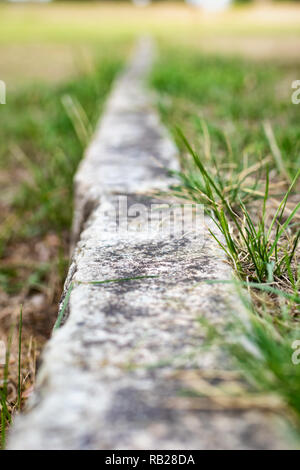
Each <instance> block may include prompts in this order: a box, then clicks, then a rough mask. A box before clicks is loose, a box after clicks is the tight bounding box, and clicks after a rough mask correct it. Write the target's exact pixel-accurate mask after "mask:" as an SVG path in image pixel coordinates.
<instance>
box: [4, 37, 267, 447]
mask: <svg viewBox="0 0 300 470" xmlns="http://www.w3.org/2000/svg"><path fill="white" fill-rule="evenodd" d="M152 57H153V48H152V44H151V43H150V42H149V41H147V40H144V41H142V42H141V44H140V45H139V47H138V48H137V51H136V53H135V56H134V58H133V60H132V61H131V62H130V64H129V65H128V68H127V69H126V70H125V72H124V73H123V74H122V76H120V77H119V79H118V80H117V81H116V84H115V87H114V89H113V91H112V94H111V96H110V99H109V100H108V103H107V106H106V112H105V113H104V116H103V117H102V119H101V122H100V125H99V127H98V129H97V131H96V133H95V136H94V139H93V141H92V143H91V145H90V147H89V148H88V150H87V153H86V156H85V158H84V160H83V161H82V164H81V165H80V168H79V170H78V172H77V175H76V179H75V185H76V200H75V205H76V208H75V217H74V226H73V241H74V247H75V248H74V254H73V258H72V264H71V267H70V270H69V275H68V278H67V280H66V285H65V295H66V294H67V295H68V299H66V300H65V301H63V302H62V305H63V310H61V326H60V328H57V329H56V331H55V332H54V334H53V336H52V339H51V340H50V341H49V343H48V344H47V346H46V348H45V351H44V353H43V357H42V365H41V367H40V370H39V373H38V377H37V386H36V391H35V393H34V396H33V398H32V399H31V401H30V404H29V406H28V410H27V412H26V413H24V414H23V415H21V416H20V417H17V418H16V422H15V424H14V426H13V427H12V430H11V433H10V438H9V443H8V448H9V449H220V448H222V449H230V448H234V449H249V448H274V447H276V444H274V440H273V438H272V437H271V435H270V433H269V429H268V425H267V422H266V420H265V416H264V415H263V414H262V413H259V412H257V411H239V412H238V411H220V410H217V409H213V408H212V409H209V408H208V409H201V408H197V407H196V409H195V408H194V407H192V406H190V405H189V400H187V399H182V395H183V393H184V391H186V389H187V388H188V386H190V384H191V382H190V381H188V383H187V382H186V377H187V376H188V375H189V374H193V373H194V372H195V371H196V372H197V373H198V371H206V370H211V369H213V368H218V369H220V368H221V367H222V358H218V354H217V353H216V352H215V351H208V352H206V353H204V352H203V351H201V350H200V348H199V346H200V345H201V343H202V341H203V337H202V333H201V329H200V327H199V323H198V321H197V318H199V316H204V317H205V318H207V319H210V320H213V321H218V320H219V318H222V317H224V315H225V314H226V312H227V311H228V306H230V304H231V303H232V301H233V296H232V294H231V293H230V292H229V291H228V286H222V285H207V284H205V283H203V282H201V281H203V280H206V279H226V280H228V279H230V278H231V271H230V268H229V266H228V265H227V264H226V263H225V262H224V259H223V255H222V254H221V253H220V251H219V249H218V247H217V246H216V243H215V242H214V241H213V240H212V239H211V237H209V236H208V231H207V228H205V226H204V225H203V224H202V225H201V227H200V229H199V227H196V228H195V227H193V226H188V225H187V228H185V233H184V235H183V236H178V233H176V234H175V236H173V237H171V238H170V236H169V233H167V232H164V231H163V232H162V233H159V235H158V234H157V232H153V231H151V230H150V231H149V225H148V222H149V220H148V213H147V210H146V212H145V213H144V214H142V215H140V216H139V217H137V216H136V215H137V213H138V212H143V210H144V208H146V209H149V208H150V207H152V205H153V204H156V209H157V211H156V212H155V211H154V214H157V217H156V216H155V215H154V219H155V217H156V219H155V221H156V222H157V223H158V225H159V224H161V223H162V222H161V219H160V217H161V216H160V214H161V212H160V206H159V205H157V204H161V203H162V200H159V199H158V197H156V198H155V197H154V195H153V190H166V189H167V188H168V186H169V184H170V177H169V176H168V174H167V172H166V171H165V170H164V168H172V169H174V170H176V169H178V163H177V160H176V148H175V146H174V144H173V142H172V141H171V139H170V137H169V136H168V134H167V132H166V130H165V129H164V128H163V126H162V125H161V123H160V122H159V118H158V116H157V113H156V111H155V110H154V109H153V106H152V103H151V101H152V97H151V95H150V93H149V92H148V91H147V90H146V89H145V85H144V83H143V82H144V79H145V75H146V74H147V71H148V70H149V67H150V66H151V63H152ZM120 200H121V202H122V201H123V202H124V201H126V203H127V204H128V206H130V207H131V208H132V207H134V210H133V213H132V217H130V218H129V226H130V227H129V229H128V227H127V229H126V230H123V231H122V230H121V231H120V230H115V223H116V217H115V215H116V214H117V222H118V224H120V223H121V222H122V215H121V216H120V215H119V212H118V211H119V207H120ZM123 202H122V203H123ZM174 220H175V222H174V227H175V232H176V230H177V229H178V231H180V228H179V224H180V221H177V220H176V219H174ZM98 281H105V282H104V283H100V282H98ZM107 281H110V282H107ZM71 287H72V290H71ZM234 301H236V299H235V300H234ZM61 308H62V307H61Z"/></svg>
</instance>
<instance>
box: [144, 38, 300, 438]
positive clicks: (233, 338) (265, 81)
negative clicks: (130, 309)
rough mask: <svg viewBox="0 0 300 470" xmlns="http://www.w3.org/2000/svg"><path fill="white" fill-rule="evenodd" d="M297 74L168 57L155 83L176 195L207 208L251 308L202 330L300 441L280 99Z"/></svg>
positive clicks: (292, 142)
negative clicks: (174, 146) (175, 168)
mask: <svg viewBox="0 0 300 470" xmlns="http://www.w3.org/2000/svg"><path fill="white" fill-rule="evenodd" d="M299 72H300V70H299V67H298V68H297V66H295V65H293V66H288V65H285V66H284V65H278V64H277V65H275V64H269V66H268V67H265V66H264V65H262V64H259V63H257V62H249V61H245V60H243V59H237V58H226V57H218V56H215V57H213V56H207V55H201V54H199V52H198V51H197V50H191V49H189V50H181V53H180V54H179V53H178V48H177V50H176V52H175V51H174V50H173V49H172V48H171V47H166V49H165V50H164V52H163V53H162V56H161V58H160V60H159V61H158V63H157V66H156V68H155V70H154V71H153V74H152V77H151V81H152V85H153V86H154V87H155V88H156V89H157V90H158V91H159V93H160V99H159V101H158V104H159V109H160V111H161V115H162V118H163V120H164V122H165V123H166V124H167V125H168V126H169V128H170V130H171V132H172V133H173V135H174V137H175V139H176V141H177V143H178V146H179V148H180V151H181V167H182V170H181V172H179V173H177V174H176V176H177V178H178V185H175V186H174V188H173V190H172V192H173V194H174V195H175V196H178V197H180V198H187V199H189V200H192V201H196V202H198V203H202V204H204V208H205V211H206V214H207V215H208V216H209V217H211V218H212V219H213V221H214V222H215V225H216V228H215V230H214V231H211V236H213V237H214V238H215V240H216V242H217V243H218V244H219V245H220V247H221V248H222V249H223V250H224V252H225V253H226V255H227V257H228V260H229V261H230V262H231V263H232V266H233V267H234V269H235V273H236V279H237V280H236V281H234V283H236V284H237V285H239V286H244V287H245V288H246V289H247V290H248V291H249V293H250V299H251V301H249V299H245V294H244V293H243V291H241V296H242V299H243V302H244V307H245V312H246V319H245V315H244V316H243V315H242V316H241V312H235V313H234V312H233V314H232V315H231V316H230V317H229V319H227V320H226V324H225V325H224V324H223V325H222V326H221V328H218V327H214V326H212V325H206V327H207V331H208V332H209V333H210V334H209V335H208V336H209V338H210V341H212V342H213V343H218V344H221V345H222V347H223V348H224V349H225V350H226V352H227V353H229V355H230V357H231V359H232V361H233V363H234V364H235V366H236V367H237V368H238V370H239V371H240V373H241V376H243V378H244V379H246V380H247V382H248V383H249V384H251V386H254V387H255V391H256V393H260V394H262V396H265V395H267V396H269V395H275V396H277V397H279V399H280V401H281V403H282V406H283V407H284V408H285V409H287V410H288V412H287V416H288V417H289V418H290V420H291V422H292V423H293V425H294V426H295V427H296V429H297V430H298V431H299V430H300V408H299V392H300V375H299V370H300V369H299V366H298V367H297V366H296V365H295V364H294V363H293V362H292V354H293V348H292V345H293V344H294V341H295V340H297V339H298V340H299V338H300V329H299V310H300V297H299V290H300V269H299V247H298V245H299V237H300V226H299V214H298V212H299V208H300V202H299V176H300V171H299V166H300V165H299V164H300V134H299V129H298V126H297V124H296V123H297V116H298V114H299V108H297V106H295V105H292V104H291V99H290V89H287V90H286V93H284V94H278V93H277V92H276V91H277V90H279V89H280V87H281V86H282V84H283V83H286V86H288V84H289V82H288V81H287V80H286V77H291V76H294V77H296V76H298V75H297V74H299ZM215 282H218V281H215ZM220 282H221V281H220ZM201 323H202V324H203V320H201ZM280 411H281V408H280V407H279V409H278V412H280Z"/></svg>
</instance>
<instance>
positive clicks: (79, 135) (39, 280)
mask: <svg viewBox="0 0 300 470" xmlns="http://www.w3.org/2000/svg"><path fill="white" fill-rule="evenodd" d="M299 19H300V9H299V8H296V7H295V6H284V7H282V6H280V5H279V6H278V7H276V8H275V9H274V10H272V14H270V11H268V10H267V11H265V10H264V9H253V8H237V9H234V10H233V11H230V12H228V13H226V14H224V15H221V16H217V17H215V16H211V15H204V14H202V13H201V12H199V11H198V10H195V9H193V8H191V7H187V6H185V5H180V4H171V3H168V4H165V5H161V4H158V5H152V6H150V7H147V8H146V9H138V8H134V7H133V6H131V5H127V4H124V3H123V4H106V3H103V4H96V5H95V4H89V3H85V4H77V3H76V4H75V3H74V4H72V3H68V4H53V5H51V4H49V5H48V4H45V5H35V6H34V5H30V6H27V5H4V4H1V5H0V31H1V33H0V79H1V80H5V81H6V84H7V104H6V105H5V106H3V105H1V106H0V123H1V125H0V181H1V188H2V191H1V194H0V213H1V219H0V256H1V261H0V262H1V265H0V305H1V313H0V320H1V327H0V336H1V337H4V338H9V336H10V334H11V333H10V331H11V325H13V324H15V325H16V326H15V327H14V329H13V333H12V346H11V356H10V358H8V357H7V359H9V361H8V362H9V364H8V365H9V368H8V370H7V371H6V369H5V368H2V369H0V374H2V376H1V377H0V378H1V379H2V378H4V379H5V377H6V373H7V374H8V377H7V380H6V382H7V386H6V384H5V381H4V384H3V387H2V398H1V400H2V405H4V406H2V415H1V416H2V424H1V426H2V431H3V429H4V428H5V426H6V425H7V424H9V421H10V419H11V418H10V416H11V413H12V412H13V411H14V410H15V409H17V408H18V407H20V406H22V405H23V403H24V402H25V401H26V398H27V397H28V396H29V395H30V393H31V391H32V386H33V384H34V379H35V364H36V359H37V356H38V355H39V352H40V350H41V347H42V345H43V343H44V342H45V340H46V338H48V337H49V335H50V333H51V329H52V326H53V324H54V321H55V315H56V312H57V303H58V300H59V296H60V293H61V289H62V284H63V280H64V278H65V274H66V269H67V265H68V255H69V253H68V250H69V230H70V225H71V219H72V198H73V187H72V181H73V175H74V172H75V171H76V168H77V165H78V163H79V161H80V159H81V158H82V154H83V151H84V148H85V147H86V145H87V143H88V141H89V139H90V137H91V134H92V132H93V129H94V127H95V124H96V121H97V119H98V118H99V116H100V114H101V111H102V109H103V105H104V102H105V98H106V96H107V94H108V92H109V90H110V86H111V83H112V81H113V79H114V77H115V76H116V74H117V73H118V72H119V71H120V70H121V68H122V64H124V61H125V60H126V58H127V55H128V52H129V50H130V47H131V46H132V44H133V42H134V39H135V38H136V37H137V36H139V35H140V34H145V33H147V34H152V35H153V36H155V37H156V38H157V42H158V60H157V63H156V65H155V68H154V70H153V72H152V74H151V77H149V83H150V86H152V87H153V88H154V89H155V90H156V91H157V93H158V95H157V96H158V109H159V111H160V113H161V116H162V119H163V121H164V122H165V124H166V125H167V126H168V127H169V129H170V131H171V132H172V133H173V135H174V138H175V139H176V142H177V143H178V146H179V148H180V151H181V155H182V162H183V165H182V174H180V175H178V186H177V187H176V188H174V189H173V191H175V192H176V194H177V195H180V196H184V197H188V198H190V199H193V200H197V201H201V202H203V201H204V200H205V203H206V204H207V211H208V212H209V213H210V214H212V215H214V216H215V218H216V217H218V214H220V213H222V214H224V218H223V219H218V218H217V222H218V223H219V225H220V224H221V228H222V230H223V232H224V234H225V238H226V237H227V238H226V243H227V245H226V244H225V245H224V248H225V249H226V250H227V252H228V258H229V260H230V261H231V263H232V265H233V266H234V267H235V270H236V273H237V278H238V279H239V281H243V282H244V281H251V282H253V283H256V284H257V283H258V284H259V285H260V286H259V289H252V298H253V304H252V305H251V306H249V305H248V306H247V309H248V310H249V311H250V312H249V318H250V323H249V324H250V325H251V327H249V329H248V330H247V331H244V328H245V325H244V324H241V323H240V322H239V320H238V317H234V321H233V322H231V323H230V325H229V329H230V331H231V332H232V336H233V337H234V336H236V337H238V336H242V335H246V336H248V339H249V341H251V342H252V343H253V344H255V345H256V348H257V349H259V350H260V352H261V356H260V357H261V359H260V361H257V360H256V361H255V358H254V359H253V357H252V356H251V355H250V354H246V352H245V350H244V349H243V348H242V346H237V345H235V344H233V345H232V344H231V342H229V341H226V338H225V341H224V338H222V332H218V331H214V335H213V336H214V338H215V340H216V341H221V343H222V342H223V343H224V345H225V347H227V349H229V350H230V352H231V353H232V354H233V356H234V357H235V359H236V360H237V362H238V368H239V369H241V371H242V373H243V374H244V375H245V376H246V378H247V380H249V381H251V383H254V385H255V386H256V387H257V388H258V389H260V391H261V393H266V392H268V393H274V392H275V393H278V394H279V395H280V397H281V398H282V401H283V403H284V406H286V405H288V406H289V410H292V411H291V412H290V413H291V415H292V416H293V417H294V416H297V415H298V416H299V415H300V405H299V399H298V397H299V396H300V395H299V391H300V375H299V374H300V372H299V371H300V369H299V367H295V366H294V365H293V364H292V362H291V361H290V360H289V359H290V357H291V355H292V352H293V350H292V349H291V344H292V342H293V341H294V339H295V338H296V339H297V334H298V332H297V329H296V328H295V325H297V320H298V313H297V302H298V300H297V298H296V296H297V295H298V292H299V274H298V273H297V266H298V256H299V254H298V251H297V249H296V248H295V249H294V250H293V246H294V244H295V240H296V239H297V233H298V232H297V230H298V229H299V227H298V226H297V222H298V220H299V219H297V218H296V217H295V218H293V220H291V221H290V223H288V225H285V224H286V221H287V220H288V218H289V214H290V213H291V212H292V211H293V210H294V208H295V207H296V204H297V202H298V201H299V197H298V195H299V194H298V193H299V191H298V190H297V189H298V188H299V187H298V185H297V183H295V184H294V186H293V188H292V189H291V191H290V194H289V198H288V201H287V204H286V207H285V211H283V213H282V214H281V219H280V224H281V225H280V224H278V220H277V221H276V223H275V222H274V229H275V230H276V227H280V226H281V227H282V226H284V231H283V233H282V234H281V236H280V240H278V243H276V250H274V252H272V253H271V254H270V253H269V252H270V245H268V242H269V240H268V239H266V234H267V233H268V229H269V227H270V224H271V223H272V222H271V221H272V217H273V216H274V214H276V210H277V208H278V207H280V201H281V200H282V198H283V197H284V195H285V194H286V192H287V191H288V188H289V185H290V184H291V182H292V181H293V178H295V175H296V173H297V170H298V168H299V164H300V131H299V125H298V123H299V112H300V107H299V106H300V105H299V106H296V105H293V104H292V103H291V92H292V90H291V83H292V81H293V80H296V79H299V78H300V58H299V54H298V51H299V50H300V26H299V25H300V21H299ZM178 128H180V129H181V132H182V133H183V134H184V136H185V137H183V136H182V135H180V132H179V131H178ZM185 138H186V139H187V141H186V142H185V141H184V139H185ZM189 146H191V148H189ZM194 150H196V152H197V155H199V156H200V159H198V158H197V155H196V154H195V153H194ZM188 154H192V155H190V156H188ZM199 161H200V164H199ZM202 165H204V169H203V166H202ZM267 175H269V185H268V186H269V188H268V190H269V194H268V195H267V197H265V194H266V193H265V187H266V182H267V181H268V177H267ZM210 177H211V180H212V181H213V182H216V184H217V191H216V188H215V187H214V186H213V185H212V183H211V181H210V179H209V178H210ZM207 191H210V192H209V193H208V192H207ZM207 196H209V199H210V203H208V200H207ZM205 197H206V199H205ZM211 201H213V203H212V202H211ZM264 201H266V203H265V204H264ZM226 204H227V205H226ZM228 204H229V205H228ZM281 207H282V206H281ZM231 208H233V210H234V215H235V214H237V216H238V219H237V224H235V221H234V217H233V214H232V213H231V212H230V209H231ZM220 209H221V210H222V211H223V212H220ZM263 211H265V212H263ZM288 211H289V212H288ZM261 214H263V222H265V225H263V224H262V219H261V217H260V215H261ZM277 215H278V216H279V215H280V214H277ZM248 216H249V219H250V221H251V223H252V224H253V227H252V225H251V223H250V221H249V219H248V218H247V217H248ZM277 219H278V217H277ZM227 222H228V223H230V225H231V226H233V229H232V230H231V231H229V230H228V233H227V232H226V228H227V225H226V223H227ZM247 224H248V225H247ZM237 225H240V226H242V232H240V231H239V229H238V227H237ZM247 230H248V232H249V233H248V232H247ZM254 230H256V232H255V233H254ZM279 231H280V229H279ZM242 235H245V237H244V238H243V236H242ZM247 236H249V237H248V238H247ZM274 236H275V238H276V231H275V235H274V231H273V230H271V232H270V237H269V238H270V240H271V239H273V240H274ZM272 237H273V238H272ZM245 240H247V241H248V244H247V243H246V241H245ZM248 245H249V246H248ZM258 246H259V249H258ZM277 247H278V250H277ZM251 250H252V251H251ZM268 253H269V257H268ZM291 255H293V256H291ZM282 260H283V261H282ZM255 262H256V263H257V269H256V265H255ZM280 263H281V264H280ZM261 285H264V286H267V287H271V288H273V289H276V291H275V292H273V291H272V292H271V294H270V293H264V292H263V291H262V290H261ZM248 287H249V286H248ZM277 291H280V292H284V293H285V294H287V295H288V296H290V297H289V298H288V299H286V300H285V301H282V300H280V299H282V295H281V294H278V292H277ZM21 304H23V320H22V330H23V331H22V338H23V340H22V354H21V375H19V370H18V365H19V364H18V350H19V342H18V320H19V313H20V305H21ZM270 312H272V315H270ZM274 320H275V321H274ZM0 339H1V338H0ZM298 339H300V334H299V335H298ZM222 340H223V341H222ZM0 367H1V366H0ZM266 371H270V373H266ZM254 372H255V373H254ZM20 377H21V379H20ZM19 379H20V380H19ZM18 382H20V387H19V385H18ZM19 388H21V389H22V400H21V401H20V396H19V392H20V390H18V389H19ZM292 419H294V418H292ZM298 420H299V418H295V422H299V421H298ZM4 440H5V433H3V432H2V443H3V445H4Z"/></svg>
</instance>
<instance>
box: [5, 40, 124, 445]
mask: <svg viewBox="0 0 300 470" xmlns="http://www.w3.org/2000/svg"><path fill="white" fill-rule="evenodd" d="M126 48H127V46H126V45H125V43H124V45H123V46H122V45H120V46H119V47H118V48H117V49H116V50H115V52H114V54H113V55H112V56H111V57H107V56H106V55H105V54H100V55H99V57H98V59H97V60H96V61H95V63H94V64H93V68H92V71H90V70H89V71H85V72H84V71H82V73H81V74H79V75H76V76H74V77H71V78H69V79H68V80H66V81H64V82H62V83H55V82H54V83H53V84H51V85H50V84H46V83H43V82H38V83H33V84H31V85H28V84H26V85H24V86H22V87H19V88H17V89H16V90H15V91H14V92H11V93H10V95H9V103H8V104H7V105H6V106H2V107H1V109H0V114H1V126H0V174H1V175H2V180H3V181H4V184H3V189H4V191H2V195H1V198H0V206H1V212H2V215H1V221H0V233H1V236H0V257H1V265H0V295H1V299H2V305H3V306H4V307H5V308H4V309H3V313H2V314H1V315H3V316H2V318H1V328H0V333H1V337H2V335H4V337H5V336H6V337H7V338H8V341H7V343H8V346H7V351H8V356H7V360H6V365H5V367H4V369H3V371H2V370H1V369H0V374H1V376H3V384H2V385H1V386H0V391H1V420H2V425H1V432H0V434H1V439H2V447H3V448H4V445H5V429H6V426H7V425H8V424H9V423H10V422H11V419H12V416H13V414H14V413H15V412H16V411H17V410H19V409H20V408H21V407H22V405H23V403H24V401H25V400H26V397H27V396H28V395H29V394H30V389H31V386H32V384H33V383H34V378H35V372H34V371H35V360H36V356H37V354H38V352H39V351H40V349H41V346H42V343H43V342H44V341H45V339H46V338H47V337H48V336H49V335H50V333H51V329H52V327H53V323H54V320H55V315H56V312H55V311H56V310H57V303H58V299H59V296H60V294H61V289H62V283H63V281H64V278H65V275H66V269H67V264H68V240H69V231H70V225H71V221H72V207H73V176H74V173H75V171H76V168H77V165H78V163H79V161H80V159H81V158H82V154H83V151H84V149H85V147H86V146H87V144H88V141H89V139H90V137H91V134H92V132H93V129H94V127H95V123H96V121H97V120H98V118H99V115H100V114H101V111H102V107H103V104H104V100H105V98H106V95H107V93H108V91H109V89H110V86H111V83H112V81H113V79H114V77H115V76H116V74H117V73H118V71H119V70H120V68H121V65H122V62H123V57H124V54H125V52H126ZM88 72H89V73H88ZM20 109H21V110H22V111H21V112H20ZM38 246H39V247H40V248H39V249H37V247H38ZM40 297H42V304H41V305H40V306H37V307H35V305H34V304H33V303H31V299H35V298H40ZM17 303H19V304H20V303H24V313H23V315H24V324H23V320H22V317H20V329H19V331H20V334H19V341H14V342H13V343H12V353H13V356H12V357H15V356H18V364H19V366H18V367H15V366H14V365H11V364H10V363H9V352H10V347H9V343H10V342H11V340H10V335H9V326H8V325H9V324H10V323H11V321H12V319H13V318H14V316H15V315H16V312H15V313H14V310H15V307H14V304H17ZM5 312H6V314H5ZM21 325H23V335H24V336H25V338H26V341H25V342H24V345H23V348H21V331H22V326H21ZM35 339H36V340H35ZM36 341H37V343H36ZM35 343H36V344H35ZM21 362H22V366H21ZM21 375H22V376H24V379H22V380H21ZM14 383H18V385H17V388H18V391H17V395H16V396H15V395H14V393H13V394H12V395H11V393H10V392H11V389H12V388H14ZM8 386H9V389H8Z"/></svg>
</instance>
